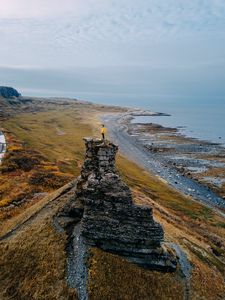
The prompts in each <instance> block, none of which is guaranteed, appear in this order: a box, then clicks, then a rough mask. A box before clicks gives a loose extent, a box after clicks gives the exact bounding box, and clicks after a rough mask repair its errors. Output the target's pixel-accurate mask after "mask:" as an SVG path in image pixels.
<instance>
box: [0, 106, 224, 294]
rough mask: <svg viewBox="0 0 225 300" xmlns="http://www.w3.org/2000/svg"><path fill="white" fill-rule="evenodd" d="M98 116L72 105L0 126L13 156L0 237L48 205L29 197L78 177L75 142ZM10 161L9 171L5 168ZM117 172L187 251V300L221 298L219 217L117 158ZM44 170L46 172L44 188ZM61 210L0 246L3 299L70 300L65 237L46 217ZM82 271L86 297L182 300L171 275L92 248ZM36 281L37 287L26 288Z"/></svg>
mask: <svg viewBox="0 0 225 300" xmlns="http://www.w3.org/2000/svg"><path fill="white" fill-rule="evenodd" d="M108 110H111V111H113V109H108ZM115 110H116V109H115ZM105 111H107V108H106V107H98V108H96V107H95V106H92V105H90V106H89V105H81V104H79V105H74V106H73V107H70V109H66V108H64V107H62V108H61V109H57V110H51V111H47V112H38V113H35V114H34V113H27V114H21V115H18V116H16V117H13V118H10V119H9V120H7V121H5V122H4V124H3V126H4V129H5V130H6V131H7V132H8V133H7V138H8V141H9V147H10V148H9V149H10V151H11V152H12V153H10V151H9V157H8V160H7V159H6V160H5V163H4V164H3V168H5V171H4V172H3V173H2V174H1V177H0V187H1V198H0V205H1V206H2V207H3V208H4V209H3V210H1V215H0V217H2V223H1V233H2V234H5V233H6V232H7V231H9V230H11V229H12V228H14V227H15V226H17V225H18V224H20V223H21V222H23V221H24V220H26V219H27V218H29V216H32V215H33V214H35V213H36V212H37V211H39V210H40V207H42V206H43V205H46V204H48V203H50V202H51V201H50V199H51V196H45V197H44V196H43V197H44V198H43V197H41V198H35V197H34V195H35V194H36V193H40V192H42V193H50V192H51V191H53V190H54V189H55V187H54V186H52V184H53V183H54V182H57V181H58V179H59V185H58V186H57V187H60V186H62V185H64V184H65V183H66V182H69V181H71V178H74V177H76V176H77V175H78V174H79V172H80V168H81V165H82V161H83V155H84V144H83V140H82V138H83V137H84V136H90V135H93V134H96V133H97V132H98V120H97V115H98V114H99V113H103V112H105ZM97 134H98V133H97ZM17 154H18V155H19V157H17V156H16V155H17ZM21 155H22V157H23V158H24V157H25V158H26V159H28V161H29V159H30V160H31V161H33V160H34V161H35V163H34V164H32V163H31V168H30V169H29V170H24V168H23V164H18V158H21ZM10 158H12V159H11V160H10ZM15 158H16V159H15ZM19 161H20V160H19ZM25 161H26V160H25ZM37 161H38V163H36V162H37ZM12 163H13V165H14V169H13V170H7V168H8V167H9V166H10V165H11V164H12ZM15 164H16V166H15ZM21 166H22V167H21ZM117 167H118V170H119V172H120V173H121V176H122V177H123V178H124V180H125V181H126V183H127V184H128V185H129V186H130V187H131V188H132V192H133V195H134V201H135V202H136V203H137V204H140V205H150V206H152V207H153V208H154V218H155V219H156V220H157V221H158V222H160V223H161V224H162V225H163V226H164V230H165V239H166V242H175V243H177V244H179V245H180V246H181V247H182V249H183V250H184V251H185V252H186V253H187V256H188V258H189V259H190V261H191V264H192V267H193V269H192V277H191V282H190V285H191V295H192V298H191V299H207V300H211V299H212V300H215V299H223V297H224V296H225V289H224V279H223V277H224V258H225V251H224V249H225V245H224V240H225V228H224V219H222V218H221V217H220V216H218V215H217V214H215V213H214V212H213V211H212V210H211V209H208V208H206V207H205V206H203V205H201V204H198V203H197V202H194V201H193V200H192V199H191V198H188V197H184V196H182V195H181V194H179V193H178V192H176V191H175V190H174V189H172V188H170V187H168V186H167V185H166V184H165V183H164V182H163V181H161V180H160V179H159V178H157V177H155V176H153V175H152V174H149V173H147V172H145V171H144V170H143V169H141V168H140V167H139V166H137V165H136V164H135V163H133V162H131V161H129V160H127V159H126V158H124V157H123V156H121V155H120V156H119V157H118V160H117ZM43 172H44V173H45V174H51V175H49V176H50V177H49V181H47V182H46V185H45V186H44V188H43V180H45V179H44V178H43V177H42V176H41V173H43ZM53 175H54V176H55V177H54V176H53ZM61 178H64V181H61ZM34 179H35V180H34ZM44 182H45V181H44ZM60 182H61V183H60ZM34 183H36V185H35V184H34ZM2 191H4V192H3V193H2ZM28 191H29V193H30V194H29V195H30V197H33V198H32V199H33V200H32V201H30V200H29V199H27V201H25V203H22V204H21V205H19V203H20V202H17V204H18V205H17V206H15V205H14V206H12V207H9V206H10V203H14V202H15V201H14V200H15V197H16V196H18V194H21V193H23V194H26V193H27V192H28ZM7 197H8V198H7ZM49 197H50V198H49ZM64 201H66V200H64ZM60 205H63V203H58V202H57V201H56V202H54V203H53V202H52V204H51V205H50V206H49V207H47V209H46V210H44V211H43V213H40V215H38V217H37V219H35V221H34V222H32V223H31V225H29V226H26V227H25V228H24V229H23V231H22V232H21V233H19V234H18V235H16V236H13V238H9V239H7V240H6V241H4V242H3V243H2V244H1V251H0V256H1V262H0V267H1V270H2V275H1V276H2V277H0V280H1V282H3V284H2V289H1V292H2V295H3V294H4V297H5V298H4V299H46V298H44V295H45V293H47V294H46V295H48V299H76V295H75V291H71V290H70V289H69V288H68V287H67V285H66V283H65V280H64V277H65V259H66V258H65V252H64V249H65V237H64V236H63V235H60V234H59V233H57V232H55V231H54V229H53V227H52V215H53V214H54V212H55V211H56V210H57V209H58V208H59V207H60ZM5 208H7V209H5ZM6 212H7V213H6ZM44 212H45V213H44ZM24 241H26V242H25V243H24ZM12 257H14V258H13V259H12ZM24 257H26V258H27V259H26V260H25V261H24ZM48 257H49V259H48ZM14 260H15V261H16V263H14V262H13V261H14ZM89 266H90V270H89V291H90V299H100V298H99V297H100V295H102V299H153V300H158V299H182V294H183V288H184V287H183V282H182V280H181V279H180V277H179V276H177V275H173V274H164V275H163V274H161V273H157V272H150V271H146V270H143V269H141V268H139V267H137V266H135V265H132V264H131V263H128V262H127V261H125V260H124V259H122V258H121V257H118V256H115V255H112V254H109V253H105V252H102V251H100V250H99V249H92V251H91V256H90V260H89ZM13 268H15V269H13ZM13 270H15V271H16V270H17V271H16V272H17V273H18V274H16V275H15V274H14V272H13ZM49 270H51V271H49ZM51 274H53V275H51ZM51 277H52V278H51ZM36 281H37V282H38V283H39V286H40V288H38V289H35V287H33V286H32V284H34V282H36ZM16 291H17V294H15V293H16ZM18 291H19V292H18ZM10 293H11V294H10ZM13 293H14V294H13ZM13 295H14V296H13ZM15 295H16V297H17V298H15ZM10 297H11V298H10ZM13 297H14V298H13Z"/></svg>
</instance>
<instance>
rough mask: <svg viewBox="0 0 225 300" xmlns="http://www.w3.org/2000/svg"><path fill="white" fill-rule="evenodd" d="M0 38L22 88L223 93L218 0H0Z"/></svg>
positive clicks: (97, 93)
mask: <svg viewBox="0 0 225 300" xmlns="http://www.w3.org/2000/svg"><path fill="white" fill-rule="evenodd" d="M0 41H1V47H0V85H9V86H14V87H16V88H18V90H20V91H21V92H22V94H27V95H42V96H44V95H46V96H51V95H54V96H57V95H59V96H63V95H65V96H71V97H79V98H82V97H83V98H88V99H90V100H92V99H98V98H99V99H103V98H107V97H108V99H113V98H116V97H117V98H118V99H122V98H123V97H126V98H127V99H129V97H131V98H132V97H136V98H137V97H149V98H153V97H156V98H157V97H165V98H168V99H169V98H171V97H177V98H180V99H182V98H184V97H186V98H187V97H190V98H191V97H192V98H195V99H196V97H197V98H198V97H199V98H204V97H208V98H210V97H211V98H213V97H217V98H221V99H224V100H225V84H224V82H225V1H224V0H192V1H190V0H166V1H165V0H138V1H136V0H63V1H62V0H0ZM181 101H182V100H181Z"/></svg>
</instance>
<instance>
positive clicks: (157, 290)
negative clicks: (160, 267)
mask: <svg viewBox="0 0 225 300" xmlns="http://www.w3.org/2000/svg"><path fill="white" fill-rule="evenodd" d="M89 264H90V265H89V299H90V300H99V299H105V300H117V299H123V300H138V299H143V300H145V299H152V300H166V299H177V300H183V284H182V281H181V280H179V279H178V276H177V274H176V273H174V274H171V273H164V274H163V273H160V272H154V271H148V270H145V269H143V268H140V267H138V266H136V265H134V264H132V263H129V262H128V261H127V260H125V259H123V258H121V257H120V256H117V255H113V254H110V253H107V252H104V251H101V250H99V249H97V248H93V249H92V250H91V257H90V259H89Z"/></svg>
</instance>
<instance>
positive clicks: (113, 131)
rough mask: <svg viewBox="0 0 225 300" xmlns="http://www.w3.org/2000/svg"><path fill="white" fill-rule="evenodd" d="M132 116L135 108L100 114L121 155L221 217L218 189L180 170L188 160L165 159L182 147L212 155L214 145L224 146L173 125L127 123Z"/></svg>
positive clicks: (224, 207)
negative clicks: (187, 135) (195, 136)
mask: <svg viewBox="0 0 225 300" xmlns="http://www.w3.org/2000/svg"><path fill="white" fill-rule="evenodd" d="M150 113H151V115H156V113H153V112H150ZM134 115H136V111H133V112H132V113H131V110H130V111H128V112H127V113H125V114H123V113H122V114H117V115H115V114H114V115H112V114H111V115H104V116H102V120H103V122H104V123H105V124H106V126H107V127H108V129H109V135H110V137H111V138H112V140H113V141H114V142H116V143H117V144H118V145H119V147H120V150H121V152H122V154H124V155H126V156H128V157H129V158H131V159H132V160H133V161H135V162H137V163H138V164H140V165H141V166H142V167H144V169H146V170H147V171H150V172H152V173H153V174H154V175H156V176H157V177H159V178H161V179H162V180H163V181H166V182H167V183H168V184H169V185H171V186H172V187H174V188H175V189H176V190H179V191H180V192H182V193H183V194H185V195H187V196H191V197H192V198H193V199H195V200H197V201H199V202H202V203H204V204H206V205H207V206H209V207H211V208H214V209H215V210H217V211H218V208H219V210H220V209H221V210H220V213H221V214H222V215H223V216H225V214H224V212H223V211H224V210H225V200H224V199H223V195H221V194H220V193H218V190H215V189H213V187H212V186H211V185H206V184H203V182H201V180H200V179H198V178H197V177H195V176H192V175H193V173H194V172H192V171H191V170H189V174H187V173H188V172H185V170H184V169H182V167H183V165H182V164H184V163H185V162H186V161H188V159H186V160H185V159H184V161H183V162H182V163H179V164H177V163H176V162H175V164H174V161H170V160H169V159H168V156H169V154H170V155H171V156H172V157H173V159H175V160H176V159H179V157H178V156H179V155H180V156H181V153H182V151H181V150H182V148H183V149H184V152H187V150H188V151H189V154H190V156H191V155H192V154H193V153H195V154H196V153H198V151H197V148H198V147H199V149H200V150H204V151H205V153H204V154H205V155H207V153H209V152H210V149H211V150H212V151H213V152H214V154H213V155H214V158H215V156H216V149H215V148H217V147H219V148H221V149H223V150H225V149H224V148H223V147H221V146H220V145H215V144H212V143H209V142H203V141H198V140H197V139H193V138H188V137H185V136H182V135H179V132H177V130H174V129H173V128H169V127H168V128H166V127H163V126H160V125H158V126H155V125H153V127H154V128H150V127H151V126H152V124H135V123H131V120H132V119H133V117H134ZM150 129H151V130H150ZM152 144H153V145H152ZM149 145H150V147H149ZM171 145H172V147H171ZM152 146H153V147H152ZM196 151H197V152H196ZM204 151H203V152H204ZM183 154H184V153H183ZM198 154H199V153H198ZM203 156H204V155H203ZM224 157H225V153H224ZM199 160H200V158H199ZM205 161H206V159H205ZM205 161H204V163H205ZM207 162H210V159H208V160H207ZM224 163H225V160H224ZM224 166H225V164H224ZM179 167H181V169H179ZM224 170H225V169H224Z"/></svg>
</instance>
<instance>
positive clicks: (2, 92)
mask: <svg viewBox="0 0 225 300" xmlns="http://www.w3.org/2000/svg"><path fill="white" fill-rule="evenodd" d="M19 96H20V94H19V93H18V92H17V90H15V89H14V88H12V87H8V86H0V97H3V98H12V97H16V98H18V97H19Z"/></svg>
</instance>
